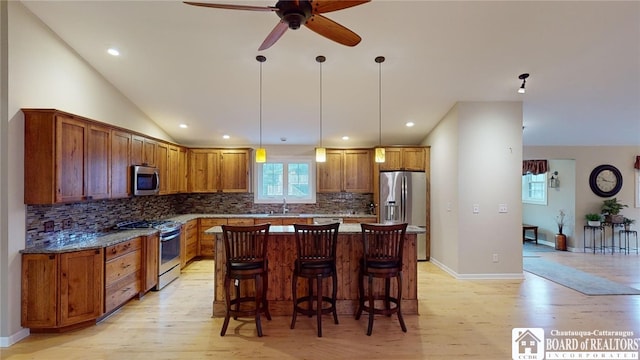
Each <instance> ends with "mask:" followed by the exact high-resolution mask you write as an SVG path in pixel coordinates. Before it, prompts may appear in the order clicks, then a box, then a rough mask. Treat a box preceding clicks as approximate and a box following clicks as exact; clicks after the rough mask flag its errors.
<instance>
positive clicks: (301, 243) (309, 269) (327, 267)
mask: <svg viewBox="0 0 640 360" xmlns="http://www.w3.org/2000/svg"><path fill="white" fill-rule="evenodd" d="M339 226H340V224H339V223H333V224H324V225H303V224H295V225H294V228H295V231H296V249H297V256H298V257H297V258H296V260H295V264H294V269H293V278H292V281H291V291H292V294H293V318H292V319H291V329H293V328H294V327H295V325H296V318H297V315H298V313H301V314H304V315H307V316H309V317H312V316H313V315H316V318H317V322H318V337H322V315H323V314H329V313H333V321H334V322H335V323H336V324H338V313H337V311H336V294H337V289H338V280H337V271H336V244H337V239H338V227H339ZM299 277H302V278H306V279H307V280H308V287H309V288H308V295H306V296H303V297H300V298H299V297H298V278H299ZM327 277H331V278H332V292H331V297H328V296H325V295H324V294H323V293H322V280H323V279H324V278H327ZM314 279H315V281H316V291H315V295H314V294H313V280H314ZM305 303H306V304H307V305H306V306H302V304H305ZM314 303H315V309H314ZM323 304H328V306H323Z"/></svg>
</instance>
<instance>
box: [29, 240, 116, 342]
mask: <svg viewBox="0 0 640 360" xmlns="http://www.w3.org/2000/svg"><path fill="white" fill-rule="evenodd" d="M103 264H104V263H103V251H102V249H92V250H82V251H75V252H69V253H61V254H23V255H22V308H21V320H22V326H23V327H26V328H31V329H39V330H55V331H63V330H67V329H73V328H77V327H80V326H86V325H91V324H94V323H95V321H96V319H97V318H98V317H100V316H101V315H102V290H103V269H104V268H103Z"/></svg>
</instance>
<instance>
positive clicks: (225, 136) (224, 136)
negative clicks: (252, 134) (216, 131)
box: [222, 134, 231, 139]
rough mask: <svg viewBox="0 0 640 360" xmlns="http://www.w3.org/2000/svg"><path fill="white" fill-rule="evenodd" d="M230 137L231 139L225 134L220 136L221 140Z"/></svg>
mask: <svg viewBox="0 0 640 360" xmlns="http://www.w3.org/2000/svg"><path fill="white" fill-rule="evenodd" d="M230 137H231V136H229V135H227V134H224V135H222V138H223V139H229V138H230Z"/></svg>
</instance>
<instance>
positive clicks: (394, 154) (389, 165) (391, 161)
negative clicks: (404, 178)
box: [380, 148, 402, 171]
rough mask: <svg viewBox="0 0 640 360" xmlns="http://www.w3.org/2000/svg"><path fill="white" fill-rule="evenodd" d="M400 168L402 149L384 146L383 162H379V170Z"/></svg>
mask: <svg viewBox="0 0 640 360" xmlns="http://www.w3.org/2000/svg"><path fill="white" fill-rule="evenodd" d="M397 170H402V149H401V148H385V149H384V162H383V163H380V171H397Z"/></svg>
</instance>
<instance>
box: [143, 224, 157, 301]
mask: <svg viewBox="0 0 640 360" xmlns="http://www.w3.org/2000/svg"><path fill="white" fill-rule="evenodd" d="M159 247H160V238H159V237H158V234H154V235H149V236H146V237H145V240H144V274H145V277H144V285H143V289H142V290H143V292H147V291H149V290H151V289H152V288H153V287H155V286H156V285H157V284H158V266H159V264H158V262H159V261H160V257H159V256H160V255H159Z"/></svg>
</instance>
